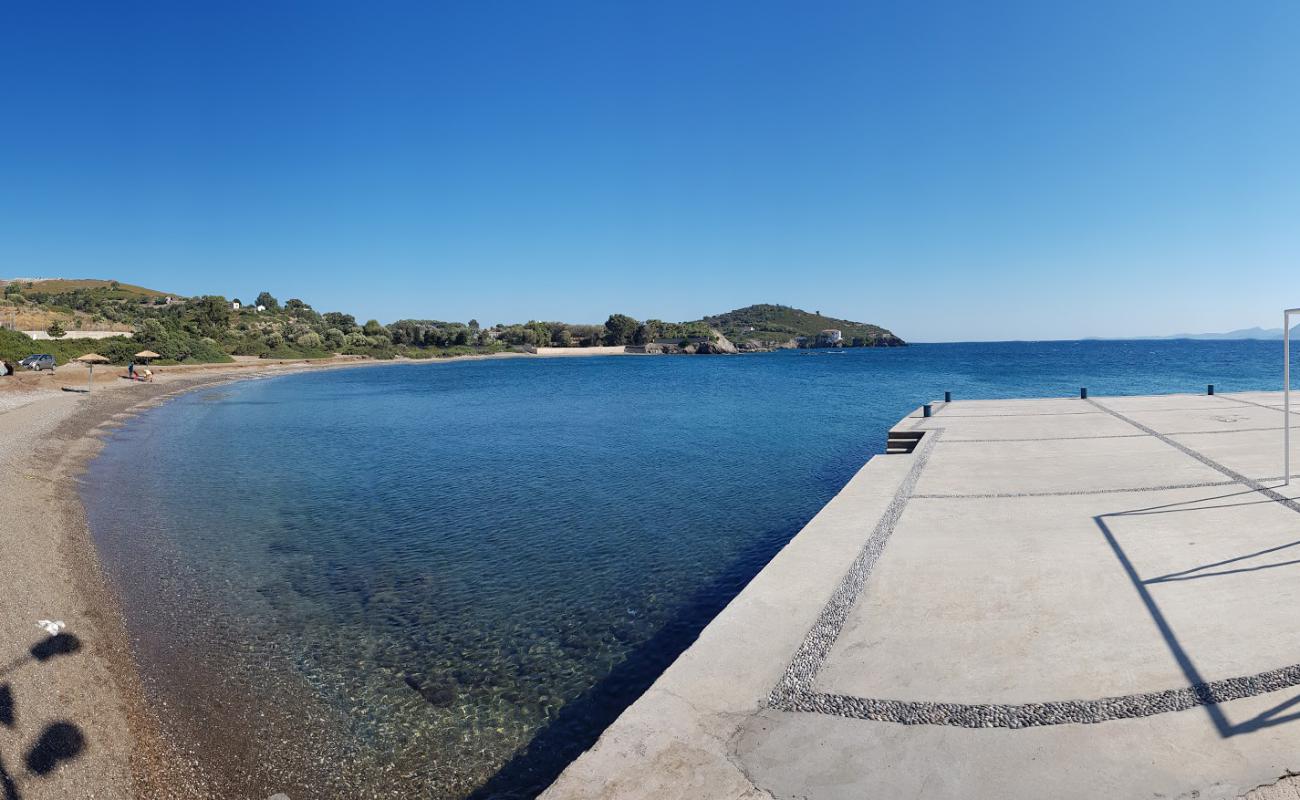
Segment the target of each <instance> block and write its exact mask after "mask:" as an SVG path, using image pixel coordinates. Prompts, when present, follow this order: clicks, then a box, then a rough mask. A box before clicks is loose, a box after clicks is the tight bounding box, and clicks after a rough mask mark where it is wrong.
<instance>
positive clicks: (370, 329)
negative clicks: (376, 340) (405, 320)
mask: <svg viewBox="0 0 1300 800" xmlns="http://www.w3.org/2000/svg"><path fill="white" fill-rule="evenodd" d="M361 332H362V333H364V334H365V335H366V336H387V335H388V329H387V328H385V327H384V326H383V325H380V324H379V320H377V319H371V320H366V324H365V325H363V326H362V328H361Z"/></svg>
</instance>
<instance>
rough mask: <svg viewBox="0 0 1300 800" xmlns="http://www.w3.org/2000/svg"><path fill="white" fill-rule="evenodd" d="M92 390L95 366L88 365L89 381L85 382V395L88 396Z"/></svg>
mask: <svg viewBox="0 0 1300 800" xmlns="http://www.w3.org/2000/svg"><path fill="white" fill-rule="evenodd" d="M94 388H95V365H94V364H91V365H90V380H88V381H87V382H86V394H90V392H91V390H92V389H94Z"/></svg>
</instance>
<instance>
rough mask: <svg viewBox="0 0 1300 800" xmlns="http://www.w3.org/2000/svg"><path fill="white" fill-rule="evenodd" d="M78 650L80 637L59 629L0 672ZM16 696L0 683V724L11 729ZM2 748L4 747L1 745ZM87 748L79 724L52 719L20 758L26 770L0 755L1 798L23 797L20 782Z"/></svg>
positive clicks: (41, 774)
mask: <svg viewBox="0 0 1300 800" xmlns="http://www.w3.org/2000/svg"><path fill="white" fill-rule="evenodd" d="M80 650H81V640H80V639H78V638H77V637H76V636H74V635H72V634H70V633H60V634H57V635H55V636H50V637H47V638H45V639H42V640H41V641H40V642H37V643H36V644H35V645H33V646H32V647H31V649H30V650H28V651H27V653H26V655H23V656H20V657H19V658H17V659H14V660H13V661H11V662H10V663H8V664H6V665H5V666H4V667H3V668H2V669H0V675H4V674H7V673H11V672H14V671H16V670H18V669H19V668H20V667H22V666H24V665H27V664H33V663H35V664H43V663H46V662H48V661H49V660H50V659H53V658H56V657H58V656H64V655H71V654H73V653H76V652H78V651H80ZM17 719H18V713H17V700H16V699H15V697H14V692H13V688H12V687H11V686H10V685H9V684H7V683H6V684H0V725H2V726H4V727H5V728H8V729H10V730H15V729H16V727H17ZM0 749H3V748H0ZM85 749H86V736H85V734H84V733H83V732H82V730H81V728H79V727H78V726H77V725H75V724H73V723H71V722H68V721H66V720H60V721H58V722H54V723H51V724H49V725H47V726H46V727H45V729H44V730H43V731H41V734H40V735H39V736H38V737H37V738H36V740H35V741H34V742H32V743H31V745H30V746H29V747H28V748H27V751H26V755H25V757H24V758H23V765H24V766H25V767H26V768H27V769H26V773H25V774H22V775H15V774H14V773H12V772H10V771H9V768H8V766H7V765H6V764H5V763H4V759H3V757H0V797H2V798H3V800H22V794H21V792H20V791H19V789H20V788H21V786H22V785H23V784H24V783H26V782H28V781H31V780H37V779H40V778H42V777H44V776H46V775H49V774H50V773H51V772H53V771H54V770H56V769H58V767H59V765H60V764H63V763H64V762H67V761H71V760H73V759H76V758H77V757H78V756H80V755H81V753H82V751H83V750H85Z"/></svg>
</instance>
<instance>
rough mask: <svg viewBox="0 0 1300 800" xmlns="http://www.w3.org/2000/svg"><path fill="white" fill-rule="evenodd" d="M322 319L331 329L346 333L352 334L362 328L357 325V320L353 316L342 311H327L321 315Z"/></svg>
mask: <svg viewBox="0 0 1300 800" xmlns="http://www.w3.org/2000/svg"><path fill="white" fill-rule="evenodd" d="M321 317H322V319H323V320H324V321H325V324H326V325H328V326H330V327H331V328H338V329H339V330H341V331H343V332H344V333H352V332H353V331H356V330H360V329H361V327H360V326H359V325H357V318H356V317H354V316H352V315H351V314H344V313H343V312H341V311H326V312H325V313H324V314H323V315H321Z"/></svg>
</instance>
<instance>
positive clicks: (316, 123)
mask: <svg viewBox="0 0 1300 800" xmlns="http://www.w3.org/2000/svg"><path fill="white" fill-rule="evenodd" d="M1297 43H1300V4H1298V3H1295V2H1276V3H1273V2H1250V3H1227V2H1221V0H1216V1H1215V2H1178V3H1140V2H1118V3H1109V2H1070V3H1049V2H1043V1H1042V0H1029V1H1028V2H1023V3H1010V4H999V3H969V2H962V3H943V2H926V3H915V2H897V3H893V4H881V3H869V2H865V1H864V0H858V1H857V2H846V3H833V2H819V3H812V4H810V3H793V2H791V3H770V2H762V0H745V1H744V2H735V3H722V2H700V1H699V0H696V1H695V2H682V3H676V2H661V1H656V2H643V3H637V4H631V3H620V2H610V1H609V0H599V1H598V2H596V1H593V2H583V3H569V2H522V1H521V2H493V1H492V0H473V1H472V2H465V3H454V4H453V3H436V2H428V1H427V0H426V1H425V2H412V3H409V4H408V3H398V2H364V3H363V2H355V3H347V4H343V3H329V2H323V1H322V0H313V1H312V2H301V3H289V2H276V1H275V0H259V2H247V3H245V2H238V1H237V0H221V2H189V1H188V0H186V2H175V1H174V0H167V1H166V2H161V1H160V2H154V3H138V2H135V3H133V2H129V1H127V2H112V3H106V2H102V0H91V1H90V2H79V3H73V2H58V1H57V0H19V1H16V2H8V3H4V4H3V5H2V6H0V276H7V277H13V276H20V275H21V276H62V277H113V278H117V279H119V280H123V281H128V282H132V283H141V284H145V285H149V286H153V287H157V288H160V289H165V290H171V291H176V292H180V293H183V294H197V293H218V294H224V295H226V296H228V297H233V296H239V297H242V298H245V299H247V298H249V297H251V296H253V295H255V294H256V293H257V291H258V290H260V289H269V290H270V291H271V292H272V293H274V294H276V295H277V296H280V297H281V298H282V299H283V298H285V297H288V296H300V297H302V298H303V299H304V300H307V301H308V302H310V303H312V304H313V305H314V306H316V307H317V308H318V309H320V310H329V309H342V310H347V311H352V312H354V313H356V314H357V315H358V316H361V317H363V318H364V317H372V316H373V317H378V318H380V319H382V320H386V321H387V320H392V319H396V318H399V317H432V318H439V319H462V320H463V319H468V318H470V317H476V318H477V319H478V320H479V321H481V322H483V323H485V324H491V323H495V322H506V321H518V320H526V319H529V318H540V319H562V320H568V321H573V322H583V321H601V320H603V319H604V318H605V316H606V315H607V314H608V313H610V312H613V311H619V312H623V313H628V314H631V315H633V316H637V317H641V318H645V317H658V318H662V319H690V318H697V317H699V316H701V315H703V314H706V313H711V312H717V311H722V310H726V309H729V308H733V307H736V306H741V305H746V304H749V303H755V302H779V303H786V304H790V305H795V306H800V307H803V308H807V309H811V310H821V311H823V312H824V313H827V314H834V315H837V316H843V317H848V318H853V319H860V320H867V321H872V322H877V323H880V324H882V325H885V326H887V327H889V328H892V329H893V330H894V331H895V332H897V333H899V334H900V335H902V336H904V337H905V338H909V339H915V340H930V341H937V340H961V339H1001V338H1070V337H1078V336H1086V335H1097V334H1100V335H1123V334H1157V333H1172V332H1175V331H1203V330H1222V329H1227V328H1233V327H1242V326H1248V325H1255V324H1262V325H1265V326H1277V325H1278V324H1279V323H1278V321H1277V320H1275V319H1274V317H1276V316H1278V314H1277V313H1276V312H1277V311H1278V309H1280V308H1281V307H1282V306H1283V305H1285V304H1291V305H1298V304H1300V45H1298V44H1297Z"/></svg>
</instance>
